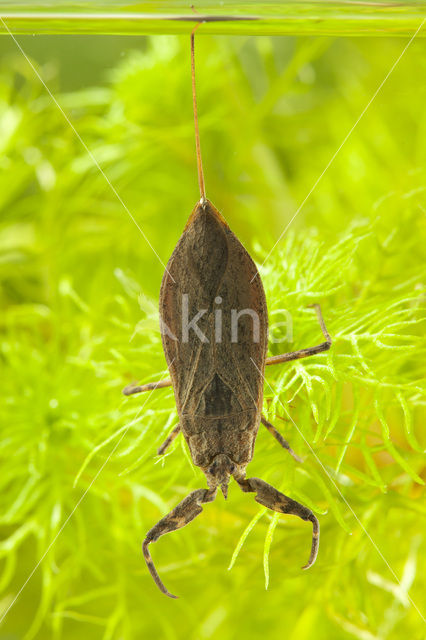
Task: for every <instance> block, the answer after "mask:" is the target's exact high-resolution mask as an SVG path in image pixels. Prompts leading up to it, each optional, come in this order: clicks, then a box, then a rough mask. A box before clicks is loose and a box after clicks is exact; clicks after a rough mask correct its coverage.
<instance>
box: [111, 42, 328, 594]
mask: <svg viewBox="0 0 426 640" xmlns="http://www.w3.org/2000/svg"><path fill="white" fill-rule="evenodd" d="M194 31H195V30H194ZM194 31H193V32H192V34H191V75H192V93H193V103H194V122H195V139H196V151H197V165H198V180H199V186H200V195H201V198H200V200H199V202H198V203H197V204H196V206H195V208H194V210H193V211H192V213H191V215H190V217H189V219H188V222H187V224H186V226H185V229H184V231H183V233H182V235H181V237H180V239H179V241H178V243H177V245H176V247H175V249H174V251H173V253H172V256H171V257H170V260H169V261H168V264H167V268H166V270H165V272H164V276H163V279H162V283H161V290H160V304H159V306H160V319H161V326H162V342H163V349H164V354H165V357H166V361H167V365H168V368H169V372H170V379H168V380H161V381H160V382H157V383H150V384H145V385H142V386H137V385H129V386H127V387H126V388H125V389H124V390H123V393H124V394H125V395H131V394H134V393H139V392H144V391H152V390H154V389H160V388H164V387H167V386H170V385H172V386H173V391H174V395H175V400H176V407H177V412H178V416H179V424H178V425H177V426H176V427H175V428H174V429H173V430H172V432H171V433H170V435H169V436H168V437H167V438H166V440H165V441H164V443H163V444H162V445H161V447H160V448H159V450H158V454H159V455H162V454H164V453H165V451H166V450H167V448H168V446H169V445H170V443H171V442H172V441H173V440H174V438H176V436H177V435H178V433H179V432H181V433H182V434H183V436H184V438H185V440H186V442H187V444H188V447H189V450H190V453H191V456H192V460H193V462H194V464H195V465H196V466H198V467H200V469H201V470H202V471H203V473H204V474H205V476H206V480H207V486H208V488H206V489H197V490H195V491H192V492H191V493H190V494H189V495H188V496H187V497H186V498H185V499H184V500H182V502H180V503H179V504H178V505H177V506H176V507H175V508H174V509H173V510H172V511H171V512H170V513H169V514H168V515H166V516H165V517H164V518H162V519H161V520H160V521H159V522H158V523H157V524H156V525H155V526H154V527H152V529H150V531H148V533H147V535H146V538H145V540H144V542H143V545H142V548H143V554H144V557H145V560H146V563H147V566H148V569H149V571H150V573H151V575H152V577H153V579H154V581H155V583H156V584H157V586H158V587H159V589H160V590H161V591H162V592H163V593H164V594H166V595H167V596H170V597H171V598H176V597H177V596H174V595H173V594H171V593H170V592H169V591H168V590H167V589H166V587H165V586H164V584H163V582H162V581H161V579H160V577H159V575H158V573H157V570H156V569H155V566H154V564H153V562H152V559H151V555H150V552H149V548H148V547H149V545H150V544H151V542H155V541H156V540H158V538H159V537H160V536H162V535H164V534H165V533H169V532H171V531H175V530H176V529H179V528H180V527H183V526H185V525H186V524H188V523H189V522H191V520H193V519H194V518H195V517H196V516H197V515H199V514H200V513H201V512H202V510H203V507H202V505H203V504H206V503H208V502H212V501H213V500H214V499H215V497H216V494H217V491H218V489H219V488H220V490H221V491H222V493H223V495H224V496H225V498H226V496H227V491H228V483H229V480H230V478H231V476H232V477H233V478H234V479H235V481H236V482H237V484H238V485H239V487H240V488H241V489H242V491H244V492H251V493H255V494H256V495H255V500H256V501H257V502H259V503H260V504H262V505H264V506H265V507H268V508H269V509H273V510H274V511H278V512H280V513H288V514H293V515H296V516H299V518H302V520H306V521H310V522H311V523H312V526H313V532H312V545H311V552H310V557H309V560H308V562H307V564H306V565H305V566H304V567H303V568H304V569H307V568H308V567H310V566H311V565H312V564H313V563H314V562H315V559H316V557H317V553H318V547H319V523H318V520H317V518H316V517H315V515H314V514H313V513H312V511H311V510H310V509H308V508H307V507H305V506H303V505H302V504H299V503H298V502H296V501H295V500H292V499H291V498H289V497H288V496H286V495H284V494H283V493H281V492H280V491H278V490H277V489H275V488H274V487H272V486H271V485H269V484H267V483H266V482H265V481H264V480H261V479H260V478H247V477H246V467H247V465H248V463H249V462H250V461H251V460H252V457H253V449H254V444H255V440H256V436H257V432H258V428H259V425H260V424H263V425H264V426H265V427H266V429H267V430H268V431H269V432H270V433H271V434H272V435H273V436H274V438H276V440H277V441H278V442H279V443H280V445H281V446H283V447H284V448H285V449H287V450H288V451H289V452H290V453H291V454H292V455H293V456H294V457H296V458H297V456H296V455H295V454H294V452H293V451H292V449H291V447H290V446H289V444H288V443H287V442H286V440H284V438H283V437H282V435H281V434H280V433H279V432H278V431H277V429H276V428H275V427H274V426H273V425H272V424H271V423H270V422H268V421H267V420H266V418H265V417H264V416H263V415H262V402H263V383H264V371H265V366H271V365H274V364H280V363H283V362H289V361H291V360H296V359H299V358H305V357H307V356H311V355H315V354H318V353H321V352H323V351H326V350H328V349H329V348H330V346H331V338H330V336H329V334H328V332H327V329H326V327H325V324H324V321H323V318H322V315H321V310H320V307H319V305H313V306H314V308H315V310H316V313H317V316H318V320H319V323H320V327H321V330H322V333H323V335H324V338H325V341H324V342H322V343H321V344H318V345H317V346H314V347H310V348H307V349H301V350H299V351H294V352H291V353H284V354H282V355H277V356H272V357H269V358H268V357H267V356H266V353H267V346H268V312H267V308H266V299H265V293H264V289H263V285H262V281H261V279H260V276H259V273H258V271H257V268H256V266H255V264H254V262H253V260H252V259H251V257H250V255H249V254H248V253H247V251H246V250H245V249H244V247H243V246H242V244H241V243H240V241H239V240H238V238H237V237H236V236H235V235H234V234H233V233H232V231H231V230H230V228H229V226H228V225H227V223H226V221H225V219H224V218H223V216H222V215H221V214H220V213H219V211H217V209H216V208H215V207H214V206H213V205H212V203H211V202H210V201H209V200H207V198H206V192H205V186H204V174H203V168H202V162H201V152H200V141H199V130H198V118H197V103H196V93H195V64H194ZM184 316H185V318H187V319H191V321H190V322H187V323H186V324H185V322H183V317H184Z"/></svg>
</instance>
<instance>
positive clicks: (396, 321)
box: [0, 37, 426, 640]
mask: <svg viewBox="0 0 426 640" xmlns="http://www.w3.org/2000/svg"><path fill="white" fill-rule="evenodd" d="M25 42H26V41H25ZM47 42H48V41H47ZM24 46H25V45H24ZM28 46H30V45H28ZM46 46H47V45H46ZM129 46H130V45H129ZM425 47H426V44H425V43H424V42H423V41H422V42H420V41H418V42H417V41H416V42H414V43H413V45H412V46H411V48H410V49H409V50H408V52H407V53H406V55H405V57H404V58H403V59H402V61H401V62H400V64H399V66H398V67H397V68H396V70H395V71H394V73H393V75H392V76H391V77H390V78H389V80H388V82H387V84H386V85H385V86H384V88H383V90H382V91H381V93H380V94H379V95H378V97H377V98H376V100H375V101H374V102H373V104H372V105H371V107H370V108H369V110H368V111H367V113H366V114H365V116H364V118H363V119H362V121H361V122H360V123H359V125H358V126H357V128H356V129H355V131H354V132H353V134H352V135H351V137H350V138H349V140H348V141H347V143H346V144H345V145H344V147H343V148H342V150H341V151H340V153H339V155H338V156H337V158H336V159H335V161H334V163H333V164H332V166H331V167H330V168H329V170H328V171H327V172H326V173H325V174H324V176H323V178H322V180H321V182H320V183H319V184H318V186H317V187H316V189H315V190H314V191H313V193H312V195H311V196H310V197H309V199H308V200H307V201H306V204H305V205H304V207H303V208H302V210H301V212H300V214H299V215H298V216H297V218H296V219H295V220H294V223H293V224H292V225H291V226H290V228H289V229H288V231H287V232H286V233H285V234H284V236H283V238H282V239H281V240H280V242H279V243H278V245H277V246H276V247H275V249H274V250H273V252H272V253H271V254H270V255H269V251H270V249H271V248H272V247H273V245H274V243H275V241H276V239H277V238H278V237H279V236H280V234H281V232H282V231H283V229H284V228H285V227H286V225H287V224H288V222H289V221H290V219H291V217H292V216H293V214H294V212H295V211H296V210H297V208H298V206H299V204H300V203H301V202H302V201H303V200H304V198H305V197H306V195H307V194H308V193H309V191H310V189H311V187H312V185H313V184H314V183H315V181H316V180H317V178H318V176H319V175H320V174H321V172H322V171H323V169H324V167H325V166H326V165H327V163H328V161H329V159H330V158H331V157H332V155H333V154H334V152H335V150H336V149H337V148H338V147H339V145H340V144H341V142H342V140H343V139H344V137H345V135H346V133H347V132H348V131H349V130H350V128H351V127H352V125H353V123H354V122H355V121H356V119H357V117H358V115H359V114H360V113H361V111H362V109H363V108H364V106H365V105H366V104H367V102H368V100H369V99H370V97H371V96H372V95H373V93H374V91H375V90H376V88H377V86H378V85H379V83H380V82H381V80H382V79H383V77H384V76H385V74H386V73H387V71H388V69H389V68H390V66H391V64H392V63H393V61H394V60H395V59H396V58H397V56H398V55H399V53H400V51H401V50H402V48H403V43H402V42H401V41H398V40H380V41H373V40H372V41H368V40H364V41H356V42H355V41H351V40H340V41H339V40H337V41H332V40H328V39H326V38H317V39H315V38H309V39H303V38H300V39H283V38H277V39H253V38H232V39H226V38H200V39H199V40H197V52H198V59H197V63H198V67H197V68H198V90H199V108H200V127H201V132H202V148H203V155H204V160H205V173H206V182H207V192H208V195H209V197H210V198H211V200H212V201H213V202H214V203H215V205H216V206H217V207H218V208H219V209H220V210H221V211H222V212H223V214H224V215H225V217H226V218H227V220H228V222H229V224H230V226H231V228H232V229H233V230H234V231H235V232H236V233H237V234H238V235H239V237H241V239H242V241H243V242H244V243H245V245H246V246H247V248H248V249H249V250H250V251H251V253H252V254H253V256H254V257H255V258H256V260H257V262H258V264H260V265H262V263H263V262H264V264H263V265H262V268H261V274H262V278H263V281H264V285H265V289H266V293H267V298H268V307H269V313H270V322H271V345H270V352H271V353H279V352H282V351H287V350H292V349H295V348H302V347H306V346H311V345H314V344H316V343H318V342H319V341H320V340H321V334H320V330H319V327H318V324H317V321H316V318H315V314H314V313H313V311H312V309H310V308H309V307H308V305H309V304H311V303H313V302H317V301H318V302H321V304H322V308H323V313H324V317H325V320H326V323H327V326H328V329H329V331H330V334H331V335H332V337H333V348H332V350H331V351H330V352H329V353H327V354H323V355H319V356H317V357H314V358H310V359H307V360H301V361H296V362H293V363H289V364H288V365H286V366H282V367H271V368H270V369H269V370H267V372H266V383H265V411H266V412H267V415H268V416H269V417H270V419H271V420H272V421H273V422H274V423H275V424H276V425H277V427H278V428H279V429H280V431H281V432H282V433H283V434H285V437H286V438H287V439H288V440H289V441H290V442H291V445H292V447H293V449H294V450H295V451H297V452H298V453H299V455H301V456H302V457H303V458H304V464H302V465H301V464H298V463H296V462H295V461H294V460H293V459H292V458H291V457H290V456H289V455H288V454H287V453H286V452H285V451H283V450H282V449H281V448H280V447H279V446H278V445H277V443H276V442H275V441H274V440H273V439H272V438H271V437H270V436H269V434H268V433H267V432H266V431H265V432H263V431H260V432H259V436H258V441H257V445H256V452H255V458H254V460H253V462H252V463H251V465H250V467H249V471H250V474H251V475H256V476H260V477H262V478H264V479H265V480H267V481H269V482H271V483H273V484H274V485H275V486H277V487H278V488H279V489H280V490H282V491H283V492H284V493H286V494H288V495H290V496H292V497H293V498H295V499H298V500H300V501H301V502H303V503H304V504H306V505H307V506H309V507H310V508H311V509H313V510H314V512H315V513H316V514H317V515H318V517H319V519H320V522H321V527H322V538H321V547H320V554H319V557H318V561H317V563H316V565H315V567H313V568H312V569H311V570H310V571H309V572H307V573H306V572H301V571H300V566H301V565H302V564H303V563H304V562H305V561H306V559H307V555H308V552H309V545H310V529H309V527H308V526H307V525H306V524H304V523H303V522H301V521H298V520H296V519H295V518H292V517H284V516H277V515H275V514H272V513H271V512H269V511H268V510H266V509H264V508H259V506H258V505H256V503H255V502H254V501H253V498H252V496H251V495H246V494H242V493H241V492H240V491H239V490H237V487H236V486H235V484H234V485H231V486H230V495H229V499H228V502H227V503H224V502H223V501H221V499H220V498H218V499H217V500H216V501H215V502H214V503H212V504H210V505H207V506H206V507H205V509H204V511H203V514H202V515H201V516H200V517H199V518H198V519H197V520H195V521H194V522H193V523H191V525H190V526H188V527H186V528H185V529H183V530H182V531H179V532H178V533H175V534H174V535H171V536H166V537H165V538H162V539H161V541H160V542H159V543H158V544H157V545H155V546H153V549H152V553H153V557H154V559H155V561H156V563H157V565H158V568H159V570H160V573H161V575H162V576H163V577H164V580H165V582H166V584H169V585H170V586H171V587H173V590H174V591H175V592H176V593H178V594H180V595H181V596H182V598H181V599H180V600H178V601H171V600H168V599H167V598H165V597H164V596H163V595H161V594H160V593H159V592H158V590H157V589H156V587H155V585H154V584H153V583H152V580H151V578H150V576H149V574H148V572H147V570H146V568H145V565H144V562H143V559H142V556H141V552H140V542H141V540H142V538H143V536H144V534H145V532H146V531H147V530H148V529H149V528H150V527H151V526H152V525H153V524H154V523H155V522H156V521H157V520H158V519H159V518H160V517H161V516H162V515H164V514H165V513H167V512H168V511H169V510H170V509H171V508H172V507H173V506H174V505H175V504H176V503H177V502H178V501H179V500H180V499H182V498H183V497H184V496H185V495H187V493H189V491H190V490H192V489H195V488H199V487H200V486H204V479H203V477H202V474H201V473H200V472H199V471H198V469H196V468H195V467H194V466H193V465H192V463H191V460H190V458H189V454H188V452H187V450H186V446H185V444H184V442H183V439H182V438H181V436H179V438H178V439H177V440H176V441H175V442H174V443H173V445H172V447H171V449H170V451H169V452H168V453H167V454H166V455H165V456H164V458H163V459H157V458H156V457H155V452H156V449H157V447H158V446H159V444H161V442H162V441H163V440H164V438H165V437H166V435H167V434H168V432H169V431H170V430H171V428H172V426H173V425H174V424H176V411H175V407H174V402H173V394H172V392H171V391H170V390H167V389H164V390H161V391H157V392H156V393H153V394H150V395H146V396H143V397H137V396H135V397H132V398H129V399H124V398H122V396H121V393H120V391H121V388H122V387H123V386H124V385H125V384H126V383H128V382H130V381H132V380H134V379H139V380H141V381H143V382H147V381H152V380H154V379H160V378H161V377H163V376H164V375H166V372H165V361H164V356H163V354H162V350H161V341H160V334H159V329H158V321H157V297H158V289H159V283H160V279H161V275H162V271H163V266H162V265H161V263H160V261H159V260H158V259H157V257H156V256H155V255H154V253H153V251H152V250H151V248H150V247H149V246H148V244H147V243H146V241H145V239H144V238H143V237H142V235H141V234H140V232H139V231H138V229H137V228H136V226H135V225H134V224H133V222H132V220H131V219H130V218H129V216H128V214H127V213H126V211H125V209H124V208H123V206H122V204H121V203H120V201H119V200H118V199H117V198H116V197H115V195H114V193H113V191H112V190H111V188H110V186H109V185H108V183H107V181H106V180H105V177H104V176H102V175H101V173H100V172H99V170H98V169H97V168H96V167H95V166H94V164H93V160H92V159H91V158H90V157H89V156H88V154H87V153H86V151H85V149H84V148H83V147H82V146H81V144H80V142H79V140H78V139H77V138H76V136H75V134H74V133H73V131H72V130H71V128H70V127H69V125H68V124H67V123H66V122H65V120H64V118H63V116H62V115H61V113H60V111H59V110H58V109H57V107H56V106H55V105H54V104H53V103H52V101H51V99H50V98H49V96H48V95H47V94H46V92H45V90H44V88H43V87H42V86H41V85H40V84H39V82H38V81H37V79H36V78H35V77H34V74H33V72H32V71H31V69H30V68H29V67H28V65H27V63H26V62H25V60H24V59H23V58H22V57H20V56H19V55H18V54H15V53H14V52H13V50H12V49H11V52H10V55H9V56H7V57H5V58H4V64H3V65H2V67H1V72H0V131H1V133H2V135H1V138H0V140H1V142H0V144H1V147H2V155H1V160H0V162H1V167H2V171H1V173H0V209H1V217H0V281H1V290H0V296H1V297H0V304H1V309H2V313H1V317H0V323H1V335H0V362H1V370H2V398H3V399H2V402H1V404H0V425H1V437H0V460H1V474H0V485H1V490H0V534H1V542H0V593H1V595H0V598H1V599H0V616H1V615H2V614H1V612H2V611H6V610H7V608H8V606H9V605H10V604H11V603H12V601H13V599H14V598H15V596H16V595H17V594H18V592H19V589H20V587H21V586H22V585H23V584H24V582H25V580H26V579H27V577H28V576H29V575H30V573H31V571H32V570H33V568H34V567H35V566H36V564H37V562H38V561H39V560H40V559H42V558H43V561H42V562H41V564H40V567H39V568H38V569H37V571H36V572H35V573H34V575H33V576H32V577H31V580H30V581H29V582H28V584H27V585H26V587H25V589H24V590H23V591H22V593H21V594H20V595H19V598H18V600H17V601H16V603H15V604H14V606H13V607H12V608H11V609H10V611H9V612H8V614H7V616H6V618H5V620H4V622H3V628H2V631H1V634H2V635H1V637H16V638H25V640H30V639H32V638H36V639H45V638H53V639H55V640H59V639H61V640H62V639H64V640H68V639H70V638H75V637H77V635H78V636H79V637H84V638H87V639H91V638H96V639H98V638H103V639H104V640H108V639H109V640H112V639H115V638H117V639H118V638H125V639H126V640H129V639H133V638H148V637H164V638H168V639H173V640H174V639H177V638H191V639H193V640H202V639H204V638H220V639H221V640H231V639H232V640H233V639H235V638H242V637H246V638H250V639H252V638H253V639H256V638H261V637H262V638H265V637H267V638H281V637H283V636H284V637H287V638H289V639H293V638H294V639H296V638H297V640H303V639H304V638H311V637H313V636H315V638H317V640H323V639H328V638H361V639H365V640H373V639H376V640H379V639H380V640H382V639H383V640H385V639H386V640H388V639H389V640H393V639H397V638H398V639H399V638H402V637H406V638H413V639H419V640H420V638H421V637H422V630H423V621H422V618H421V615H420V613H419V611H418V610H417V609H416V607H418V608H419V609H420V610H421V608H422V607H423V606H424V593H425V591H426V584H425V565H424V558H425V554H424V529H425V526H424V519H425V515H426V508H425V503H424V477H425V466H424V449H425V445H426V441H425V435H424V432H422V431H421V427H422V426H423V424H424V408H425V401H424V397H425V396H424V362H425V356H426V345H425V340H424V309H425V297H424V294H425V291H424V285H425V271H424V246H425V242H426V237H425V219H424V214H425V210H426V202H425V186H424V185H425V177H426V171H425V168H424V167H425V164H424V163H425V149H426V129H425V124H424V118H422V116H423V109H424V102H425V88H424V86H420V85H419V82H418V79H419V78H420V77H424V76H425V71H426V56H425V55H424V54H425ZM52 56H53V53H52ZM41 73H42V75H43V77H44V78H45V79H46V81H47V83H48V84H49V86H50V87H51V88H52V90H53V92H54V93H55V95H56V93H57V90H58V100H59V103H60V104H61V106H62V107H63V109H64V110H65V112H66V113H67V114H68V115H69V117H70V119H71V121H72V122H73V124H74V125H75V127H76V129H77V131H78V132H79V134H80V135H81V137H82V139H83V140H84V141H85V143H86V144H87V145H88V147H89V149H90V150H91V152H92V153H93V155H94V157H95V158H96V160H97V161H98V162H99V164H100V165H101V167H102V169H103V170H104V171H105V174H106V176H107V177H108V180H110V181H111V183H112V184H113V185H114V187H115V188H116V189H117V191H118V193H119V195H120V197H121V198H122V200H123V202H124V203H125V204H126V206H127V207H128V209H129V211H130V212H131V213H132V215H134V217H135V219H136V220H137V222H138V224H139V225H140V227H141V228H142V229H143V232H144V233H145V234H146V236H147V237H148V238H149V240H150V242H151V243H152V245H153V247H154V248H155V250H156V252H157V253H158V255H159V257H160V258H161V260H162V261H163V262H166V261H167V259H168V256H169V255H170V253H171V251H172V249H173V246H174V244H175V243H176V241H177V238H178V236H179V234H180V232H181V229H182V228H183V226H184V224H185V221H186V218H187V217H188V215H189V213H190V211H191V209H192V207H193V206H194V204H195V201H196V199H197V191H196V175H195V170H196V166H195V158H194V144H193V123H192V112H191V95H190V81H189V47H188V41H187V38H164V37H161V38H160V37H157V38H153V39H150V40H147V43H146V49H145V50H143V51H126V52H125V55H124V56H123V58H122V59H121V60H120V62H119V63H118V64H117V65H116V66H115V68H114V69H112V70H110V71H109V72H108V73H106V74H105V75H104V77H103V78H101V79H99V80H98V81H97V82H94V81H93V83H92V86H89V87H87V88H84V89H80V90H74V91H72V92H59V89H58V87H59V86H60V79H59V78H58V75H56V74H55V72H54V71H53V70H52V67H51V66H46V67H45V68H43V69H41ZM289 317H290V318H291V327H292V336H291V335H289V333H288V328H289V326H290V325H289V322H288V318H289ZM284 323H285V326H284ZM291 337H292V339H289V338H291ZM99 471H100V473H99ZM86 492H87V493H86ZM75 507H77V508H75ZM74 509H75V510H74ZM70 514H72V517H71V518H70V519H69V520H68V518H69V516H70ZM64 525H65V526H64ZM56 536H58V537H57V539H56ZM52 543H53V544H52ZM51 544H52V546H51V548H50V549H49V546H50V545H51ZM421 545H423V556H422V553H421ZM47 549H49V551H48V553H47V555H46V557H44V554H45V552H46V550H47ZM262 554H263V566H262ZM229 565H230V568H231V567H232V569H231V570H230V571H227V567H228V566H229ZM263 572H264V578H263V576H262V573H263ZM397 578H398V579H399V582H398V581H397ZM263 580H266V585H267V587H268V590H267V591H265V590H264V585H263ZM410 598H411V599H412V601H411V600H410ZM422 600H423V601H422ZM413 602H414V603H415V605H414V604H413Z"/></svg>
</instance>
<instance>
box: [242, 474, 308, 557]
mask: <svg viewBox="0 0 426 640" xmlns="http://www.w3.org/2000/svg"><path fill="white" fill-rule="evenodd" d="M237 482H238V484H239V485H240V487H241V489H242V490H243V491H246V492H253V493H256V496H255V500H256V502H259V504H263V505H264V506H265V507H268V509H273V510H274V511H278V512H279V513H289V514H292V515H295V516H298V517H299V518H301V519H302V520H306V521H310V522H312V528H313V530H312V545H311V553H310V556H309V560H308V562H307V564H305V566H303V567H302V569H309V567H311V566H312V565H313V564H314V562H315V560H316V558H317V555H318V548H319V533H320V527H319V522H318V520H317V518H316V517H315V515H314V514H313V513H312V511H311V510H310V509H308V508H307V507H305V506H303V504H300V503H299V502H296V501H295V500H292V499H291V498H289V497H288V496H285V495H284V494H283V493H281V492H280V491H278V489H275V488H274V487H272V486H271V485H270V484H268V483H267V482H265V481H264V480H261V479H260V478H244V479H243V480H237Z"/></svg>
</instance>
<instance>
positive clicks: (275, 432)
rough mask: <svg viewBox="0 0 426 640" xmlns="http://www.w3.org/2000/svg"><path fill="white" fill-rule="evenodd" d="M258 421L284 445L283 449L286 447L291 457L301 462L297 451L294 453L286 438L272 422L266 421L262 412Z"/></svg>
mask: <svg viewBox="0 0 426 640" xmlns="http://www.w3.org/2000/svg"><path fill="white" fill-rule="evenodd" d="M260 421H261V423H262V424H263V425H264V426H265V427H266V428H267V429H268V431H269V433H271V434H272V435H273V436H274V438H275V439H276V440H277V441H278V442H279V443H280V445H281V446H282V447H284V449H287V451H288V452H289V454H290V455H292V456H293V458H294V459H295V460H297V462H303V460H302V458H299V456H298V455H297V453H294V451H293V449H292V448H291V447H290V445H289V443H288V442H287V440H284V438H283V437H282V435H281V434H280V432H279V431H278V430H277V429H276V428H275V427H274V425H273V424H271V423H270V422H268V420H267V419H266V418H265V416H264V415H263V414H262V417H261V418H260Z"/></svg>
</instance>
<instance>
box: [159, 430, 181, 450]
mask: <svg viewBox="0 0 426 640" xmlns="http://www.w3.org/2000/svg"><path fill="white" fill-rule="evenodd" d="M179 432H180V424H177V425H176V426H175V428H174V429H172V431H170V433H169V435H168V436H167V438H166V439H165V440H164V442H163V444H162V445H161V447H159V449H158V451H157V453H158V455H159V456H162V455H163V453H166V451H167V449H168V448H169V447H170V445H171V444H172V442H173V440H174V439H175V438H176V436H177V435H178V433H179Z"/></svg>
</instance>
